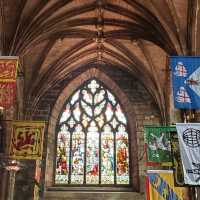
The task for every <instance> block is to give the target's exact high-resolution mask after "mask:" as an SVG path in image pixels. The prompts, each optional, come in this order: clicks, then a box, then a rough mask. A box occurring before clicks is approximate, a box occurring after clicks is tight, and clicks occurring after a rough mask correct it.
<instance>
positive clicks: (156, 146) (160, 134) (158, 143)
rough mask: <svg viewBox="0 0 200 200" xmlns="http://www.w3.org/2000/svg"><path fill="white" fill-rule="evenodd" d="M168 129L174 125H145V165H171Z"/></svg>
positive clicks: (172, 129)
mask: <svg viewBox="0 0 200 200" xmlns="http://www.w3.org/2000/svg"><path fill="white" fill-rule="evenodd" d="M170 131H176V127H175V126H145V150H146V157H147V162H146V164H147V166H172V157H171V143H170Z"/></svg>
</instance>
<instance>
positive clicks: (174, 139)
mask: <svg viewBox="0 0 200 200" xmlns="http://www.w3.org/2000/svg"><path fill="white" fill-rule="evenodd" d="M170 136H171V149H172V163H173V170H174V184H175V185H176V186H185V183H184V175H183V167H182V162H181V154H180V148H179V143H178V134H177V131H173V132H170Z"/></svg>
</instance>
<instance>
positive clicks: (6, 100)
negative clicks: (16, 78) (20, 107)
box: [0, 82, 16, 108]
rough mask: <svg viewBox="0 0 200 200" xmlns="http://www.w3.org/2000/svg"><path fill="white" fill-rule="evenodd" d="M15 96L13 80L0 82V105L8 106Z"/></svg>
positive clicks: (11, 103)
mask: <svg viewBox="0 0 200 200" xmlns="http://www.w3.org/2000/svg"><path fill="white" fill-rule="evenodd" d="M15 96H16V83H15V82H0V106H2V107H4V108H9V107H10V106H11V105H13V103H14V99H15Z"/></svg>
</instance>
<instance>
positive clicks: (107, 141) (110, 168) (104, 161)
mask: <svg viewBox="0 0 200 200" xmlns="http://www.w3.org/2000/svg"><path fill="white" fill-rule="evenodd" d="M101 183H102V184H113V183H114V136H113V133H112V132H111V128H110V126H108V125H106V126H105V128H104V132H103V133H102V134H101Z"/></svg>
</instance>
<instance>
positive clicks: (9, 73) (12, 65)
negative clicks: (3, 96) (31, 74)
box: [0, 56, 18, 82]
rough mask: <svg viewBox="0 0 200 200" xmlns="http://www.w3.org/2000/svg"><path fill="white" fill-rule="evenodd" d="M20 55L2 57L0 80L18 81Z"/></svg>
mask: <svg viewBox="0 0 200 200" xmlns="http://www.w3.org/2000/svg"><path fill="white" fill-rule="evenodd" d="M17 66H18V57H10V56H8V57H7V58H6V57H5V56H3V57H0V81H1V82H7V81H9V82H11V81H16V77H17Z"/></svg>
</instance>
